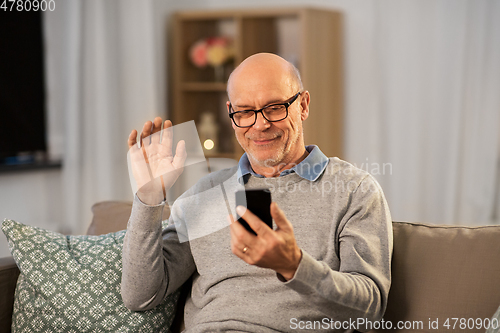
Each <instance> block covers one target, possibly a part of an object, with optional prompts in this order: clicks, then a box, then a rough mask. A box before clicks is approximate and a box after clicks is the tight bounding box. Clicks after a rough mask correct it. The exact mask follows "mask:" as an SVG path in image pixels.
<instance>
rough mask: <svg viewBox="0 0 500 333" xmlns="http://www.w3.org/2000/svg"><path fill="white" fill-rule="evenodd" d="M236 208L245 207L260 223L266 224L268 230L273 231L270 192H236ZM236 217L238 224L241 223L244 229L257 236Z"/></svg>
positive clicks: (258, 190) (260, 190)
mask: <svg viewBox="0 0 500 333" xmlns="http://www.w3.org/2000/svg"><path fill="white" fill-rule="evenodd" d="M236 206H243V207H246V208H247V209H248V210H250V211H251V212H252V213H254V214H255V215H257V216H258V217H259V218H260V219H261V220H262V222H264V223H265V224H267V225H268V226H269V228H271V229H273V218H272V217H271V192H270V191H269V190H268V189H251V190H250V189H249V190H244V191H237V192H236ZM236 217H237V219H238V222H239V223H241V224H242V225H243V226H244V227H245V229H247V230H248V231H249V232H251V233H252V234H254V235H257V234H256V233H255V231H253V229H252V228H251V227H250V226H249V225H248V223H247V222H246V221H245V220H244V219H243V218H242V217H241V216H239V215H237V216H236Z"/></svg>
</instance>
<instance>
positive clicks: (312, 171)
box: [237, 145, 329, 183]
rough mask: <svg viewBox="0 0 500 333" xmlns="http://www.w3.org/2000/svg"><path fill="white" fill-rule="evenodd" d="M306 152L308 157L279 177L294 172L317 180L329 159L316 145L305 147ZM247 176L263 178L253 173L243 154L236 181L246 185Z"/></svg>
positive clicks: (308, 178)
mask: <svg viewBox="0 0 500 333" xmlns="http://www.w3.org/2000/svg"><path fill="white" fill-rule="evenodd" d="M306 150H307V151H308V152H309V155H307V156H306V158H305V159H304V160H303V161H302V162H300V163H299V164H297V165H295V166H294V167H293V168H290V169H286V170H283V171H282V172H281V173H280V175H279V177H281V176H285V175H288V174H290V173H292V172H295V173H296V174H297V175H299V176H300V177H302V178H304V179H307V180H310V181H315V180H316V179H318V177H319V176H321V174H322V173H323V172H324V171H325V169H326V166H327V165H328V161H329V159H328V157H326V155H325V154H323V152H322V151H321V150H320V149H319V148H318V146H316V145H310V146H306ZM247 175H253V176H255V177H259V178H264V176H263V175H259V174H257V173H255V171H253V169H252V166H251V165H250V161H249V160H248V156H247V153H244V154H243V156H241V158H240V161H239V162H238V172H237V176H238V181H240V182H241V178H243V181H244V183H246V182H247V180H248V176H247Z"/></svg>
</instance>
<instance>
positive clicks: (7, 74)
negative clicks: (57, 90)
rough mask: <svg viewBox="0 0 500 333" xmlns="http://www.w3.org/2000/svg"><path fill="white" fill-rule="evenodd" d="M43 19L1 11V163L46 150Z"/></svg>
mask: <svg viewBox="0 0 500 333" xmlns="http://www.w3.org/2000/svg"><path fill="white" fill-rule="evenodd" d="M42 38H43V37H42V17H41V12H39V11H37V12H35V11H31V12H28V11H21V12H17V11H12V12H9V11H3V10H2V11H0V138H1V139H0V163H2V162H3V161H5V160H6V158H7V157H11V156H16V155H18V154H19V153H24V152H28V153H32V152H35V151H46V135H45V134H46V133H45V88H44V69H43V40H42Z"/></svg>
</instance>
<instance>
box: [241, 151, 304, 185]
mask: <svg viewBox="0 0 500 333" xmlns="http://www.w3.org/2000/svg"><path fill="white" fill-rule="evenodd" d="M307 155H309V152H308V151H307V150H306V149H305V148H304V151H303V152H302V155H300V156H299V157H298V158H296V159H294V160H293V161H289V162H286V161H282V162H280V163H278V164H277V165H274V166H261V165H259V164H258V163H252V159H249V162H250V166H251V167H252V170H253V171H254V172H255V173H257V174H259V175H262V176H264V177H266V178H271V177H278V176H279V175H280V174H281V173H282V172H283V171H284V170H288V169H291V168H293V167H295V166H296V165H298V164H299V163H300V162H302V161H303V160H304V159H305V158H306V157H307Z"/></svg>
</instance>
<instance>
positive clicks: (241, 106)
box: [233, 99, 286, 110]
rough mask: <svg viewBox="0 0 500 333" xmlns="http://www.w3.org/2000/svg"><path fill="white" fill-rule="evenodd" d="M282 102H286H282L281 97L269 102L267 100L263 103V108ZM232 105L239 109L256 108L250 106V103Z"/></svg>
mask: <svg viewBox="0 0 500 333" xmlns="http://www.w3.org/2000/svg"><path fill="white" fill-rule="evenodd" d="M282 103H286V102H283V101H282V100H281V99H278V100H273V101H270V102H267V103H266V104H264V106H263V107H264V108H265V107H267V106H269V105H272V104H282ZM233 106H234V107H237V108H239V109H247V110H250V109H251V110H256V108H255V107H254V106H250V105H237V104H233Z"/></svg>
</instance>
